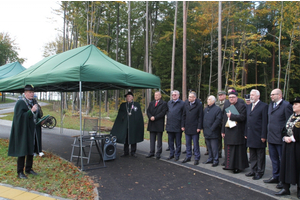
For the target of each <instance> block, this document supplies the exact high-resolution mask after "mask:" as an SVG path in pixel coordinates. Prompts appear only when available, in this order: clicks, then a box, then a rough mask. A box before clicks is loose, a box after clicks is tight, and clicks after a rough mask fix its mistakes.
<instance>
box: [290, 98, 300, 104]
mask: <svg viewBox="0 0 300 200" xmlns="http://www.w3.org/2000/svg"><path fill="white" fill-rule="evenodd" d="M290 103H291V104H294V103H300V97H296V98H295V99H294V101H291V102H290Z"/></svg>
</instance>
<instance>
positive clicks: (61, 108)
mask: <svg viewBox="0 0 300 200" xmlns="http://www.w3.org/2000/svg"><path fill="white" fill-rule="evenodd" d="M63 98H64V97H63V93H62V92H61V93H60V134H63Z"/></svg>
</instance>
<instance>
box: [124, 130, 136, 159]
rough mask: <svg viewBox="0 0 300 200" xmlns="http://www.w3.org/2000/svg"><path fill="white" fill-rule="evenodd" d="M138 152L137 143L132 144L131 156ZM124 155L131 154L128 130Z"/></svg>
mask: <svg viewBox="0 0 300 200" xmlns="http://www.w3.org/2000/svg"><path fill="white" fill-rule="evenodd" d="M135 152H136V143H134V144H131V152H130V153H131V154H134V153H135ZM124 154H125V155H128V154H129V144H128V130H127V135H126V139H125V143H124Z"/></svg>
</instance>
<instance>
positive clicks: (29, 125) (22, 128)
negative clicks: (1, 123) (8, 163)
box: [8, 100, 42, 157]
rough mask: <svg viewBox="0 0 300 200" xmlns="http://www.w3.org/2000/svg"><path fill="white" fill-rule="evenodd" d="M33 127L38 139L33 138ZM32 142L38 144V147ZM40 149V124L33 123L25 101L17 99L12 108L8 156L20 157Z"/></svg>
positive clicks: (37, 151)
mask: <svg viewBox="0 0 300 200" xmlns="http://www.w3.org/2000/svg"><path fill="white" fill-rule="evenodd" d="M38 117H40V116H38ZM34 129H36V132H37V138H38V140H35V139H34ZM34 143H36V144H38V148H37V145H34ZM41 151H42V141H41V126H40V125H35V123H34V121H33V114H32V112H31V111H30V110H29V109H28V107H27V105H26V103H25V102H24V101H23V100H18V101H17V103H16V105H15V110H14V118H13V122H12V127H11V133H10V139H9V147H8V156H14V157H20V156H25V155H33V153H39V152H41Z"/></svg>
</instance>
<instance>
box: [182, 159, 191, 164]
mask: <svg viewBox="0 0 300 200" xmlns="http://www.w3.org/2000/svg"><path fill="white" fill-rule="evenodd" d="M189 161H191V158H185V159H184V160H183V161H182V163H186V162H189Z"/></svg>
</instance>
